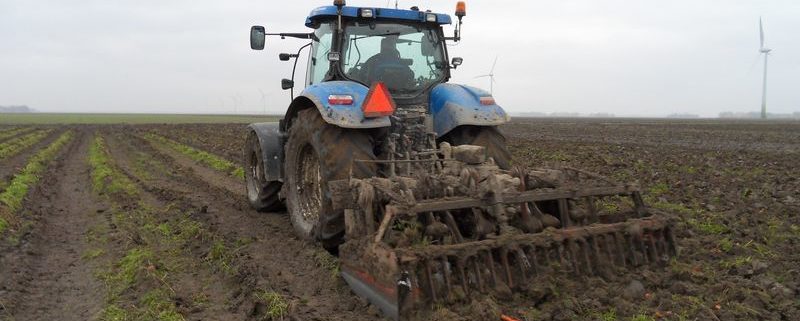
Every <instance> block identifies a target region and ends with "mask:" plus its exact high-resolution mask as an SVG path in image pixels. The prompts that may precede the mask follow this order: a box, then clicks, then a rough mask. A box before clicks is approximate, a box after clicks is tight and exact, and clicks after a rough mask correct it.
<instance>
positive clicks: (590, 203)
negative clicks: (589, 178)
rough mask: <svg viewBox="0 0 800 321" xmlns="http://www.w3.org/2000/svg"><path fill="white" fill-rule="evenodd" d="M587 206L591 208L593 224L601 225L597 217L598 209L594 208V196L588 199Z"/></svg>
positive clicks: (590, 215) (590, 214)
mask: <svg viewBox="0 0 800 321" xmlns="http://www.w3.org/2000/svg"><path fill="white" fill-rule="evenodd" d="M586 205H587V207H588V208H589V217H591V218H592V219H591V223H600V218H598V217H597V208H596V207H595V206H594V205H595V204H594V196H589V197H587V198H586Z"/></svg>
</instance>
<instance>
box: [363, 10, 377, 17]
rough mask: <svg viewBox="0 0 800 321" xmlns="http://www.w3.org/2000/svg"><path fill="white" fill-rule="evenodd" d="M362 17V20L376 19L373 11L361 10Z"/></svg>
mask: <svg viewBox="0 0 800 321" xmlns="http://www.w3.org/2000/svg"><path fill="white" fill-rule="evenodd" d="M361 17H362V18H374V17H375V13H374V12H373V11H372V9H369V8H361Z"/></svg>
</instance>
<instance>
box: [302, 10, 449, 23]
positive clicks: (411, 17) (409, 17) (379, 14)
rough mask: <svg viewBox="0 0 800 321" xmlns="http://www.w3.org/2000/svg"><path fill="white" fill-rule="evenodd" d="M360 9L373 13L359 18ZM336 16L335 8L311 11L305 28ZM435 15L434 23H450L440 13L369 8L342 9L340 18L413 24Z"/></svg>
mask: <svg viewBox="0 0 800 321" xmlns="http://www.w3.org/2000/svg"><path fill="white" fill-rule="evenodd" d="M361 9H371V10H372V12H373V17H372V18H365V17H362V16H361ZM336 14H337V9H336V6H324V7H319V8H316V9H314V10H312V11H311V13H310V14H309V15H308V18H306V27H309V28H312V27H313V26H314V21H316V20H320V19H325V18H329V17H335V16H336ZM429 14H430V15H435V16H436V21H435V23H437V24H439V25H449V24H451V23H452V19H450V15H447V14H442V13H431V12H424V11H417V10H400V9H389V8H370V7H343V8H342V16H343V17H348V18H359V19H392V20H405V21H413V22H430V21H429V20H428V18H427V16H428V15H429Z"/></svg>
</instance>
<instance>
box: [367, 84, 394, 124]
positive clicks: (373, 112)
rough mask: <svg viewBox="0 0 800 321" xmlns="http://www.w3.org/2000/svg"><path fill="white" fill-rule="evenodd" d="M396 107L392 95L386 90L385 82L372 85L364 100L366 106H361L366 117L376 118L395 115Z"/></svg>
mask: <svg viewBox="0 0 800 321" xmlns="http://www.w3.org/2000/svg"><path fill="white" fill-rule="evenodd" d="M395 107H396V105H395V103H394V99H392V95H391V94H389V89H387V88H386V85H385V84H384V83H383V82H380V81H379V82H376V83H373V84H372V87H371V88H370V89H369V92H368V93H367V97H366V98H365V99H364V104H363V105H361V110H362V111H363V112H364V117H366V118H375V117H383V116H390V115H392V114H394V110H395Z"/></svg>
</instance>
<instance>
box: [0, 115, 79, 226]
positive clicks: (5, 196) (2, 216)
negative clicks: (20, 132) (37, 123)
mask: <svg viewBox="0 0 800 321" xmlns="http://www.w3.org/2000/svg"><path fill="white" fill-rule="evenodd" d="M72 137H73V134H72V132H71V131H67V132H65V133H64V134H61V136H59V137H58V139H56V140H55V141H54V142H53V143H52V144H50V145H49V146H47V148H45V149H43V150H41V151H39V152H38V153H36V155H34V156H33V157H32V158H31V159H30V160H29V161H28V164H27V165H25V167H24V168H23V169H22V171H20V172H19V173H18V174H16V175H15V176H14V178H13V179H12V180H11V182H10V183H9V185H8V187H7V188H6V189H5V190H4V191H3V193H0V205H2V206H0V233H3V231H5V230H6V229H7V228H8V226H9V224H10V222H12V221H14V220H15V219H14V218H15V215H14V213H15V212H17V211H18V210H19V209H20V208H21V207H22V202H23V200H24V198H25V195H27V194H28V190H29V189H30V188H31V186H33V185H34V184H36V182H38V181H39V175H40V174H41V173H42V172H43V171H44V170H45V169H46V168H47V164H48V163H49V162H50V161H51V160H52V159H53V158H55V156H56V155H57V154H58V151H59V150H61V148H62V147H63V146H64V145H66V144H67V143H68V142H69V141H70V140H72Z"/></svg>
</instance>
